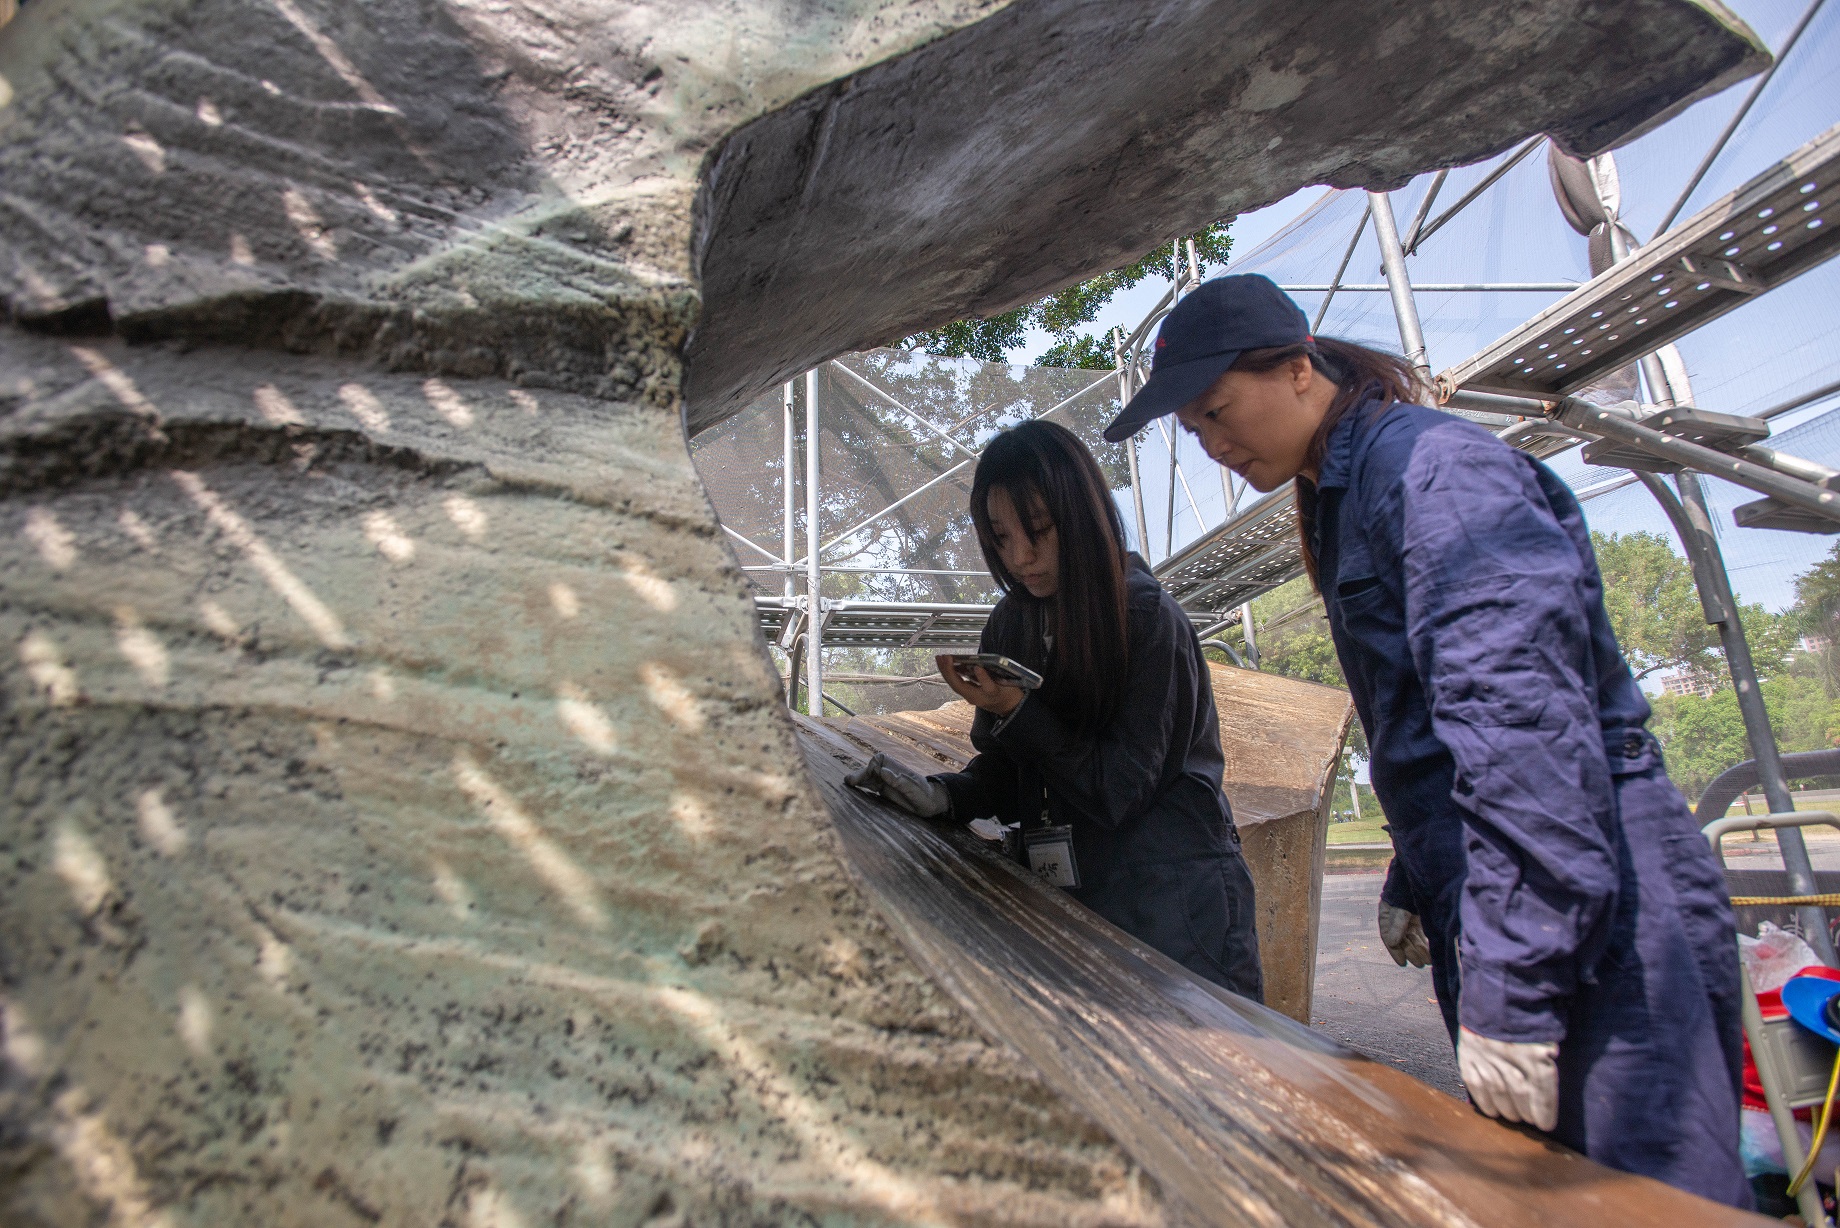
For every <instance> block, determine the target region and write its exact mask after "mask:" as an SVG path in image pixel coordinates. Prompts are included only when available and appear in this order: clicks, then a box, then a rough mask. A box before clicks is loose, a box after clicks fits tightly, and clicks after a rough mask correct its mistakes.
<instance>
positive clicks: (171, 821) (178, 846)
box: [134, 788, 187, 857]
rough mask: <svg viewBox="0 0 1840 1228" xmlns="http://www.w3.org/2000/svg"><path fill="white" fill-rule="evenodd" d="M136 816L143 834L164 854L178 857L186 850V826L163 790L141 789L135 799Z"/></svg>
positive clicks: (149, 842)
mask: <svg viewBox="0 0 1840 1228" xmlns="http://www.w3.org/2000/svg"><path fill="white" fill-rule="evenodd" d="M134 817H135V819H136V820H137V821H138V822H139V825H140V830H141V836H142V837H143V838H144V839H145V840H146V841H147V843H148V844H151V845H152V846H153V847H154V849H155V850H157V851H158V852H159V853H160V854H161V855H162V856H166V857H177V856H178V855H179V854H180V853H183V852H184V851H185V845H186V840H187V837H186V834H185V826H184V824H182V823H180V822H179V819H178V817H177V816H176V815H174V814H173V812H172V807H171V806H168V805H167V804H166V798H165V796H164V794H163V793H162V792H161V790H159V789H157V788H153V789H143V790H141V792H140V794H139V795H138V796H136V797H135V799H134Z"/></svg>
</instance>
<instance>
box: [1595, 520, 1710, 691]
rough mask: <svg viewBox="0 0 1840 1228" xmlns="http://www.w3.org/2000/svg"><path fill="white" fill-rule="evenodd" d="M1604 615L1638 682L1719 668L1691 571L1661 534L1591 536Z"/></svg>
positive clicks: (1601, 534)
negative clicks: (1663, 673) (1669, 672)
mask: <svg viewBox="0 0 1840 1228" xmlns="http://www.w3.org/2000/svg"><path fill="white" fill-rule="evenodd" d="M1591 546H1592V548H1593V549H1594V550H1596V552H1597V567H1598V570H1599V571H1601V572H1602V573H1603V577H1604V609H1605V611H1606V612H1607V613H1608V614H1609V615H1610V625H1611V626H1612V627H1614V628H1615V629H1616V638H1617V643H1618V644H1619V645H1620V646H1621V648H1622V649H1623V655H1624V656H1625V657H1627V658H1628V659H1629V668H1630V669H1631V670H1632V671H1634V673H1635V676H1636V677H1637V678H1642V677H1645V676H1647V675H1648V674H1652V673H1654V672H1655V671H1657V670H1664V669H1683V668H1684V669H1696V670H1700V671H1709V670H1711V669H1714V668H1716V667H1717V665H1718V660H1717V656H1718V647H1719V636H1718V629H1717V628H1716V627H1712V626H1710V625H1708V624H1707V622H1706V616H1705V614H1704V612H1703V611H1702V610H1701V608H1700V604H1699V594H1698V591H1697V590H1696V589H1695V588H1694V587H1693V569H1692V568H1691V567H1690V566H1688V564H1687V560H1685V559H1684V558H1682V557H1680V555H1678V554H1676V553H1674V547H1673V544H1672V543H1670V542H1669V541H1668V539H1667V537H1665V536H1664V535H1662V534H1660V533H1647V532H1636V533H1626V534H1616V533H1593V534H1591Z"/></svg>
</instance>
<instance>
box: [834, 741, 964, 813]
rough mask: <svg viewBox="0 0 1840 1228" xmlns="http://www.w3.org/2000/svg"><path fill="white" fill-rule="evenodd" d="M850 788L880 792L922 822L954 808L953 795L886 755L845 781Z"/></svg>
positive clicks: (874, 760) (866, 765) (873, 760)
mask: <svg viewBox="0 0 1840 1228" xmlns="http://www.w3.org/2000/svg"><path fill="white" fill-rule="evenodd" d="M843 782H844V783H845V784H848V785H855V786H856V787H857V788H859V789H867V790H869V792H871V793H879V794H880V795H881V796H882V797H884V798H886V799H887V800H888V801H891V802H893V803H894V804H895V805H897V806H899V807H900V808H901V809H903V810H905V811H907V812H908V813H909V814H915V815H919V816H920V817H921V818H923V819H932V818H937V817H938V816H940V815H942V814H944V813H945V812H946V811H948V810H950V809H951V808H952V795H951V794H950V793H947V792H946V787H945V786H944V785H942V784H940V783H939V782H938V781H937V780H929V779H928V778H926V777H925V776H916V775H914V774H913V773H912V772H910V771H908V770H907V769H906V768H904V767H902V766H901V765H900V764H898V763H890V762H889V761H888V758H887V756H885V755H883V754H881V753H880V752H877V754H876V755H875V756H874V757H873V758H872V759H870V760H869V762H867V763H865V764H863V766H862V770H861V771H857V772H851V773H850V774H849V775H848V776H846V777H844V778H843Z"/></svg>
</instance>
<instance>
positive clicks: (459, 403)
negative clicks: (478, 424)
mask: <svg viewBox="0 0 1840 1228" xmlns="http://www.w3.org/2000/svg"><path fill="white" fill-rule="evenodd" d="M422 395H423V396H425V397H427V398H428V403H429V404H430V405H432V406H434V412H435V413H437V414H440V415H441V417H442V418H444V419H446V420H447V422H448V424H449V425H450V426H457V427H459V428H460V429H462V430H465V429H466V428H468V427H470V426H472V425H473V410H472V408H471V407H470V406H469V405H467V403H466V402H465V401H463V400H461V399H460V394H459V393H457V392H455V391H454V390H453V388H451V387H450V386H449V385H448V384H447V383H446V382H445V381H443V380H438V379H430V380H423V381H422Z"/></svg>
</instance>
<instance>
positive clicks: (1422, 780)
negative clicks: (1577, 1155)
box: [1302, 401, 1751, 1207]
mask: <svg viewBox="0 0 1840 1228" xmlns="http://www.w3.org/2000/svg"><path fill="white" fill-rule="evenodd" d="M1302 498H1303V501H1304V505H1305V508H1306V510H1307V509H1308V507H1309V504H1310V502H1311V501H1312V498H1313V501H1314V504H1315V508H1314V515H1315V529H1314V535H1313V539H1312V540H1313V544H1314V546H1315V549H1316V554H1317V559H1318V562H1319V575H1318V578H1319V582H1320V584H1321V587H1322V592H1323V598H1324V601H1325V604H1326V605H1327V608H1328V615H1329V625H1330V629H1331V631H1332V633H1333V635H1334V637H1335V647H1336V653H1337V655H1338V656H1339V657H1340V659H1341V664H1342V670H1343V673H1344V674H1345V675H1346V676H1347V679H1348V685H1349V689H1350V690H1351V691H1353V693H1354V701H1355V706H1356V709H1357V711H1358V712H1359V713H1360V717H1361V724H1362V726H1363V727H1364V728H1365V729H1366V731H1367V739H1368V745H1369V747H1370V748H1371V749H1372V752H1373V759H1372V768H1371V770H1372V774H1373V788H1374V793H1375V795H1376V796H1377V797H1378V798H1379V799H1380V805H1381V808H1382V809H1383V810H1384V811H1385V812H1386V816H1387V820H1388V822H1389V824H1390V825H1391V829H1392V837H1393V847H1394V859H1393V862H1392V866H1391V868H1390V870H1389V872H1388V874H1387V880H1386V885H1385V887H1384V888H1383V889H1382V893H1381V898H1382V899H1384V900H1385V901H1386V902H1387V903H1389V904H1393V905H1395V906H1397V907H1400V908H1405V909H1408V910H1410V911H1412V912H1415V913H1417V914H1418V915H1419V917H1420V918H1421V919H1422V921H1423V923H1424V927H1425V936H1426V938H1427V939H1429V941H1430V945H1431V953H1432V954H1431V960H1432V974H1433V981H1434V983H1435V985H1436V988H1437V995H1438V1003H1439V1005H1440V1006H1441V1007H1442V1009H1443V1012H1444V1022H1445V1025H1446V1026H1447V1027H1448V1028H1449V1029H1450V1033H1451V1038H1452V1040H1453V1042H1454V1041H1455V1039H1456V1034H1457V1027H1458V1024H1459V1023H1461V1025H1462V1026H1463V1027H1466V1028H1469V1029H1470V1030H1471V1031H1473V1032H1476V1033H1478V1034H1480V1035H1483V1036H1488V1037H1493V1038H1495V1039H1497V1040H1505V1041H1557V1042H1559V1125H1558V1128H1557V1129H1556V1130H1555V1131H1554V1132H1553V1133H1554V1135H1555V1136H1556V1137H1557V1138H1558V1139H1559V1141H1561V1142H1563V1143H1565V1144H1567V1145H1568V1146H1571V1147H1573V1148H1576V1149H1577V1150H1579V1151H1582V1152H1584V1153H1585V1154H1587V1155H1589V1156H1591V1157H1592V1158H1593V1159H1595V1160H1598V1161H1600V1162H1601V1163H1604V1164H1607V1165H1609V1166H1610V1167H1612V1168H1618V1169H1622V1170H1624V1171H1626V1172H1633V1173H1641V1174H1643V1175H1645V1176H1649V1177H1654V1178H1656V1179H1658V1180H1661V1181H1664V1182H1666V1183H1668V1184H1669V1185H1672V1186H1676V1187H1678V1188H1680V1189H1684V1190H1689V1191H1692V1192H1693V1193H1696V1194H1701V1195H1703V1196H1705V1197H1707V1198H1711V1199H1714V1200H1716V1201H1718V1202H1723V1203H1728V1204H1731V1205H1734V1206H1741V1207H1748V1206H1749V1205H1750V1202H1751V1199H1750V1188H1749V1185H1748V1183H1747V1182H1746V1180H1745V1178H1744V1174H1743V1170H1742V1168H1741V1167H1740V1165H1739V1161H1738V1105H1739V1080H1740V1076H1741V1069H1740V1063H1741V1047H1740V1040H1739V1037H1740V1029H1739V1014H1738V1010H1739V1005H1738V1004H1739V997H1738V995H1739V992H1740V991H1739V982H1738V961H1737V953H1736V945H1735V943H1734V941H1733V934H1734V930H1733V925H1732V915H1731V908H1730V904H1729V901H1728V897H1727V894H1726V889H1725V881H1724V877H1723V875H1722V873H1721V871H1720V868H1719V865H1718V863H1717V861H1716V860H1715V859H1714V858H1713V856H1712V853H1711V850H1710V849H1709V847H1708V846H1707V844H1706V841H1705V840H1704V838H1702V837H1701V836H1700V834H1699V831H1698V827H1697V825H1696V824H1695V822H1694V820H1693V816H1692V813H1691V812H1690V811H1689V810H1688V809H1687V806H1686V803H1685V801H1684V800H1683V799H1682V798H1681V796H1680V794H1679V792H1678V791H1677V790H1675V788H1674V787H1673V785H1672V784H1671V783H1670V782H1669V781H1668V778H1667V776H1666V774H1665V771H1664V769H1663V766H1662V762H1661V750H1660V747H1659V746H1657V745H1656V743H1655V740H1654V738H1653V737H1652V736H1651V735H1650V734H1649V733H1648V732H1647V730H1646V729H1645V728H1644V726H1645V724H1646V722H1647V720H1648V716H1649V707H1648V702H1647V700H1645V699H1644V698H1643V696H1642V693H1641V691H1640V690H1639V689H1638V688H1637V687H1636V684H1635V681H1634V679H1633V678H1632V677H1631V676H1630V673H1629V667H1628V665H1627V664H1626V663H1625V662H1624V660H1623V657H1622V654H1621V652H1620V651H1619V650H1618V649H1617V646H1616V640H1615V637H1614V636H1613V635H1612V633H1611V630H1610V623H1609V620H1608V618H1606V617H1605V614H1604V607H1603V591H1602V580H1601V578H1600V577H1599V575H1598V571H1597V562H1596V559H1595V557H1594V556H1593V554H1592V551H1591V542H1590V534H1589V531H1588V529H1587V528H1586V526H1585V521H1584V515H1583V512H1582V511H1581V510H1580V509H1579V506H1578V501H1577V500H1576V499H1575V498H1574V497H1573V496H1572V492H1571V490H1570V489H1569V488H1568V487H1566V485H1565V484H1564V483H1563V482H1561V481H1560V480H1559V479H1558V478H1557V477H1556V476H1555V475H1554V474H1553V473H1552V471H1551V470H1549V469H1547V468H1546V466H1544V465H1542V464H1540V463H1539V462H1538V461H1536V460H1534V459H1532V458H1531V457H1529V456H1527V455H1525V454H1524V453H1521V452H1517V451H1515V450H1514V449H1512V448H1510V447H1508V446H1507V445H1505V444H1503V443H1501V442H1500V441H1499V440H1497V439H1495V438H1494V437H1493V436H1492V435H1490V434H1489V433H1488V432H1487V431H1484V430H1482V429H1481V428H1480V427H1477V426H1475V425H1473V424H1471V423H1468V422H1465V421H1463V420H1461V419H1458V418H1455V417H1452V416H1450V415H1447V414H1444V413H1440V412H1438V411H1437V410H1433V409H1427V408H1425V407H1423V406H1419V405H1398V404H1394V405H1390V406H1389V405H1385V404H1383V403H1381V402H1379V401H1370V402H1369V403H1368V404H1366V405H1364V406H1361V407H1358V408H1357V409H1355V410H1354V411H1353V412H1351V413H1350V414H1349V415H1348V416H1347V417H1345V418H1344V419H1343V420H1342V422H1341V423H1340V424H1338V425H1337V427H1336V428H1335V430H1334V431H1333V432H1332V433H1331V435H1330V438H1329V440H1328V442H1327V448H1326V454H1325V456H1324V458H1323V463H1322V466H1321V474H1320V477H1319V480H1318V482H1317V484H1316V489H1315V492H1314V495H1313V496H1312V493H1311V492H1310V491H1309V490H1308V489H1307V488H1305V489H1304V490H1303V495H1302Z"/></svg>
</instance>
